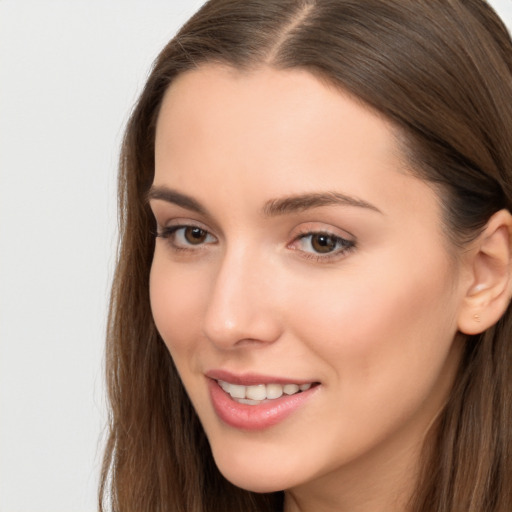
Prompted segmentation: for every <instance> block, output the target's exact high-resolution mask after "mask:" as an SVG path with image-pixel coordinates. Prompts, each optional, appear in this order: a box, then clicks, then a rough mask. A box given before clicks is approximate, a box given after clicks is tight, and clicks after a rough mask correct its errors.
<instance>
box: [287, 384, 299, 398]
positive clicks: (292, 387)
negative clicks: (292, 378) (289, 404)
mask: <svg viewBox="0 0 512 512" xmlns="http://www.w3.org/2000/svg"><path fill="white" fill-rule="evenodd" d="M283 391H284V392H285V394H287V395H294V394H295V393H297V391H299V386H297V384H285V386H284V389H283Z"/></svg>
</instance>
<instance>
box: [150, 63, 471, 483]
mask: <svg viewBox="0 0 512 512" xmlns="http://www.w3.org/2000/svg"><path fill="white" fill-rule="evenodd" d="M155 151H156V168H155V180H154V184H153V188H152V189H151V191H150V204H151V208H152V210H153V212H154V214H155V217H156V220H157V225H158V233H159V234H160V235H161V236H159V237H158V238H157V240H156V248H155V254H154V261H153V266H152V270H151V305H152V310H153V314H154V319H155V322H156V325H157V328H158V330H159V332H160V334H161V336H162V338H163V340H164V341H165V343H166V345H167V347H168V348H169V350H170V352H171V354H172V357H173V359H174V361H175V364H176V367H177V369H178V371H179V373H180V376H181V378H182V380H183V383H184V385H185V388H186V389H187V392H188V394H189V396H190V399H191V401H192V403H193V405H194V407H195V409H196V411H197V414H198V415H199V418H200V420H201V422H202V425H203V427H204V429H205V431H206V434H207V436H208V439H209V441H210V444H211V447H212V450H213V454H214V457H215V460H216V462H217V465H218V466H219V469H220V470H221V472H222V473H223V474H224V475H225V476H226V477H227V478H228V479H229V480H231V481H232V482H233V483H234V484H236V485H238V486H240V487H243V488H247V489H250V490H255V491H274V490H279V489H292V488H293V489H296V490H300V489H301V488H302V489H304V488H306V487H308V486H311V485H314V484H318V485H319V486H321V485H322V484H328V482H330V481H331V478H333V477H335V478H336V480H333V481H338V482H339V481H340V480H339V478H338V477H339V476H340V475H345V476H347V475H352V476H354V475H356V474H360V475H370V474H373V473H375V472H376V471H379V472H380V473H382V471H385V472H387V473H388V474H389V475H393V474H395V473H400V472H402V473H404V474H405V473H408V474H411V473H413V471H412V469H411V467H410V465H411V461H412V460H413V459H414V458H415V457H416V455H417V452H418V448H419V446H420V444H421V441H422V439H423V436H424V434H425V432H426V430H427V429H428V426H429V425H430V424H431V422H432V421H433V419H434V418H435V416H436V414H437V413H438V412H439V410H440V408H441V407H442V406H443V403H444V402H445V400H446V397H447V394H448V393H449V388H450V385H451V383H452V381H453V376H454V373H455V371H456V368H457V365H458V361H459V355H460V346H459V342H458V341H454V339H455V337H456V332H457V318H458V312H459V309H460V307H461V300H462V299H461V298H462V296H463V295H464V286H466V285H467V283H466V284H464V278H463V276H462V275H461V273H462V270H461V267H460V266H457V265H455V263H454V258H453V257H452V256H453V251H454V249H453V248H451V249H450V246H449V242H448V241H447V240H446V236H445V235H444V234H443V228H442V222H441V215H440V208H439V205H438V202H437V197H436V195H435V193H434V192H433V190H432V189H431V188H430V187H429V186H428V185H427V184H426V183H425V182H423V181H421V180H419V179H417V178H416V177H414V176H412V175H411V174H410V173H409V172H408V171H407V168H406V164H405V163H404V160H403V159H402V155H401V153H400V150H399V148H398V144H397V141H396V140H395V138H394V135H393V131H392V128H391V127H390V125H389V124H388V123H387V122H386V121H385V120H383V119H382V118H380V117H378V116H377V115H375V114H374V113H373V112H372V111H370V110H369V109H368V108H366V107H365V106H363V105H362V104H360V103H358V102H357V101H354V99H352V98H351V97H350V96H348V95H346V94H343V93H342V92H340V91H339V90H335V89H334V88H332V87H328V86H326V85H325V84H324V83H322V82H320V81H319V80H318V79H316V78H315V77H314V76H312V75H311V74H309V73H307V72H305V71H299V70H292V71H276V70H271V69H266V68H262V69H259V70H256V71H251V72H247V73H242V72H238V71H235V70H232V69H230V68H226V67H221V66H214V65H211V66H203V67H202V68H199V69H198V70H195V71H191V72H188V73H186V74H183V75H181V76H180V77H179V78H178V80H177V81H176V82H175V83H174V84H173V85H172V87H171V88H170V90H169V91H168V92H167V94H166V96H165V99H164V102H163V105H162V109H161V113H160V116H159V120H158V126H157V134H156V149H155ZM457 340H458V338H457ZM301 386H302V389H303V391H301V390H300V389H301ZM297 391H298V392H297ZM344 481H347V479H345V480H344ZM348 481H349V482H350V481H351V480H350V479H349V480H348ZM338 485H340V484H339V483H338Z"/></svg>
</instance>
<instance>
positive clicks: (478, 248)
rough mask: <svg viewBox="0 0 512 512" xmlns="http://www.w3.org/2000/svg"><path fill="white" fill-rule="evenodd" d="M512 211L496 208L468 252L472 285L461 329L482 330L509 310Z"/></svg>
mask: <svg viewBox="0 0 512 512" xmlns="http://www.w3.org/2000/svg"><path fill="white" fill-rule="evenodd" d="M511 242H512V215H511V214H510V213H509V212H508V211H507V210H500V211H498V212H496V213H495V214H494V215H493V216H492V217H491V218H490V219H489V222H488V223H487V225H486V226H485V229H484V230H483V232H482V233H481V234H480V235H479V236H478V238H477V239H476V240H475V241H474V242H473V244H472V245H471V249H470V251H469V253H468V254H467V257H468V260H467V263H468V269H469V279H468V281H469V283H470V284H469V287H468V288H467V290H466V294H465V297H464V300H463V304H462V307H461V309H460V310H459V316H458V328H459V331H461V332H463V333H465V334H479V333H481V332H483V331H485V330H486V329H488V328H489V327H491V326H492V325H494V324H495V323H496V322H497V321H498V320H499V319H500V318H501V316H502V315H503V313H505V311H506V309H507V307H508V305H509V302H510V298H511V296H512V277H511V275H512V250H511Z"/></svg>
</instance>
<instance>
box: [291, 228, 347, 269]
mask: <svg viewBox="0 0 512 512" xmlns="http://www.w3.org/2000/svg"><path fill="white" fill-rule="evenodd" d="M314 236H318V237H320V236H324V237H326V238H329V239H331V241H332V242H333V243H334V246H335V247H337V248H336V249H334V250H333V251H330V252H327V253H324V254H321V253H319V252H307V251H304V250H303V251H301V252H302V255H301V256H302V257H303V258H306V259H308V260H314V261H318V262H324V263H326V262H329V261H332V260H337V259H339V258H342V257H344V256H346V255H347V254H348V253H349V252H351V251H353V250H354V249H355V248H356V242H355V241H353V240H348V239H346V238H343V237H341V236H338V235H335V234H334V233H330V232H329V231H321V230H320V231H307V232H305V233H301V234H299V235H298V236H297V237H296V238H295V239H294V240H293V242H292V243H291V244H289V246H288V247H290V248H292V247H291V246H293V245H294V244H297V243H300V242H301V241H302V240H305V239H306V238H308V237H310V238H312V237H314ZM311 243H312V241H311V240H310V242H309V244H310V245H311ZM338 246H339V247H338ZM292 249H293V248H292ZM293 250H300V249H293Z"/></svg>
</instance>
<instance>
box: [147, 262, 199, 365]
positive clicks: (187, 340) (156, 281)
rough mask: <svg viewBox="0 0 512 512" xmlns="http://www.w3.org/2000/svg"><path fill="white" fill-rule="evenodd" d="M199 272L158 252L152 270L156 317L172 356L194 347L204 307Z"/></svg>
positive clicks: (152, 298) (151, 282) (151, 299)
mask: <svg viewBox="0 0 512 512" xmlns="http://www.w3.org/2000/svg"><path fill="white" fill-rule="evenodd" d="M200 283H201V280H200V279H199V275H198V273H194V272H190V271H187V269H186V268H182V267H180V266H179V265H176V264H174V263H172V262H170V261H169V260H167V259H166V258H165V255H161V254H159V252H156V253H155V257H154V260H153V264H152V267H151V273H150V301H151V310H152V313H153V318H154V320H155V324H156V327H157V329H158V332H159V333H160V335H161V337H162V338H163V340H164V342H165V344H166V345H167V348H168V349H169V350H170V352H171V355H172V356H173V358H175V361H176V358H177V357H179V355H180V354H181V353H183V352H184V351H187V350H191V349H192V348H193V343H192V342H193V340H197V339H198V336H197V335H196V333H197V332H198V326H199V323H200V322H199V319H200V318H201V314H202V312H203V311H204V308H205V304H204V303H205V297H206V296H207V294H206V293H205V292H204V286H203V287H201V285H200Z"/></svg>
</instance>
